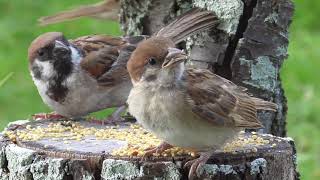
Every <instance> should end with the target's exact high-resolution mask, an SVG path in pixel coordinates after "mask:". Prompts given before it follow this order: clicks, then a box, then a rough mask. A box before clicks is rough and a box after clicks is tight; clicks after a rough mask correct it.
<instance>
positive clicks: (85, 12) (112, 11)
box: [38, 0, 120, 26]
mask: <svg viewBox="0 0 320 180" xmlns="http://www.w3.org/2000/svg"><path fill="white" fill-rule="evenodd" d="M119 1H120V0H104V1H102V2H99V3H97V4H93V5H87V6H81V7H79V8H76V9H72V10H69V11H62V12H59V13H57V14H55V15H52V16H45V17H41V18H39V19H38V21H39V24H40V25H42V26H45V25H49V24H54V23H59V22H63V21H70V20H74V19H77V18H80V17H84V16H89V17H94V18H99V19H111V20H117V19H118V12H119V9H120V3H119Z"/></svg>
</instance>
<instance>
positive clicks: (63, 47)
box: [54, 40, 69, 50]
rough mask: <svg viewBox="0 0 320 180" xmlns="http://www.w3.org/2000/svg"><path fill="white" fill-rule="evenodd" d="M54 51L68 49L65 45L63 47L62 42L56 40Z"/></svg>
mask: <svg viewBox="0 0 320 180" xmlns="http://www.w3.org/2000/svg"><path fill="white" fill-rule="evenodd" d="M54 48H55V49H67V50H68V49H69V48H68V46H67V45H65V44H64V43H63V42H61V41H58V40H56V41H55V44H54Z"/></svg>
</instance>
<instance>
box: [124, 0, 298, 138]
mask: <svg viewBox="0 0 320 180" xmlns="http://www.w3.org/2000/svg"><path fill="white" fill-rule="evenodd" d="M193 6H197V7H202V8H206V9H208V10H210V11H213V12H214V13H215V14H216V15H217V16H218V18H219V19H220V20H221V23H220V25H219V26H218V27H217V28H215V29H212V30H210V31H208V32H203V33H201V34H198V35H195V36H193V37H191V38H189V39H188V40H187V41H186V43H184V44H181V46H183V47H186V49H187V50H188V52H189V54H190V58H191V61H190V62H189V64H190V65H191V66H196V67H198V68H208V69H210V70H212V71H214V72H215V73H217V74H218V75H221V76H223V77H225V78H227V79H229V80H231V81H233V82H235V83H236V84H238V85H241V86H244V87H247V88H248V89H249V92H250V93H251V94H253V95H254V96H256V97H260V98H262V99H265V100H270V101H273V102H275V103H277V105H278V107H279V109H278V112H277V113H270V112H259V118H260V120H261V121H262V122H263V125H264V127H265V129H264V131H263V132H264V133H270V134H273V135H276V136H282V137H284V136H285V135H286V129H285V117H286V112H287V103H286V98H285V96H284V92H283V89H282V87H281V81H280V76H279V72H280V68H281V65H282V62H283V60H284V59H285V58H286V57H287V48H288V42H289V41H288V28H289V25H290V22H291V18H292V15H293V10H294V8H293V4H292V2H291V0H122V1H121V12H120V20H121V21H120V22H121V24H122V29H123V30H124V32H125V33H126V34H127V35H138V34H141V33H142V34H145V35H151V34H152V33H154V32H156V31H158V30H159V29H160V28H161V27H163V26H164V25H165V24H167V23H168V22H169V21H170V20H172V19H173V18H174V17H175V16H177V15H179V14H181V13H183V12H185V11H186V10H188V9H190V8H191V7H193Z"/></svg>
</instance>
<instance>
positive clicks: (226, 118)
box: [186, 69, 262, 128]
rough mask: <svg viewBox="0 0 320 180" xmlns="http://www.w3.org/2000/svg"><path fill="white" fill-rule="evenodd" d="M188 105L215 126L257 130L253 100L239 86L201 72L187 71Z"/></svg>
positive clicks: (209, 73) (259, 125)
mask: <svg viewBox="0 0 320 180" xmlns="http://www.w3.org/2000/svg"><path fill="white" fill-rule="evenodd" d="M186 73H187V74H186V75H187V77H186V78H187V82H188V83H190V84H192V85H189V86H187V87H188V89H187V93H188V100H187V101H188V103H189V105H190V106H191V109H192V111H193V112H194V113H195V114H196V115H198V116H200V117H201V118H203V119H204V120H207V121H209V122H211V123H213V124H214V125H216V126H234V127H246V128H259V127H261V126H262V125H261V123H260V122H259V120H258V119H257V109H256V107H255V103H254V101H252V100H251V98H250V96H248V95H247V94H246V93H245V92H244V90H245V89H244V88H241V87H238V86H237V85H235V84H234V83H232V82H231V81H228V80H226V79H224V78H222V77H220V76H218V75H215V74H213V73H211V72H210V71H208V70H204V69H197V70H196V69H188V70H187V71H186Z"/></svg>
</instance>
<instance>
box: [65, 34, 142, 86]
mask: <svg viewBox="0 0 320 180" xmlns="http://www.w3.org/2000/svg"><path fill="white" fill-rule="evenodd" d="M145 38H146V37H145V36H135V37H113V36H108V35H92V36H84V37H80V38H78V39H75V40H72V41H71V43H72V44H74V45H75V46H76V47H78V48H80V49H82V51H83V52H84V58H83V60H82V61H81V68H82V69H84V70H85V71H87V72H88V73H89V74H90V75H91V76H92V77H94V78H95V79H96V80H97V81H98V83H99V84H100V85H103V86H112V85H113V84H115V83H121V82H119V81H125V80H128V79H129V74H128V72H127V69H126V64H127V61H128V60H129V57H130V55H131V52H132V51H133V50H134V49H135V45H136V44H137V43H138V42H139V41H142V40H144V39H145Z"/></svg>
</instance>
